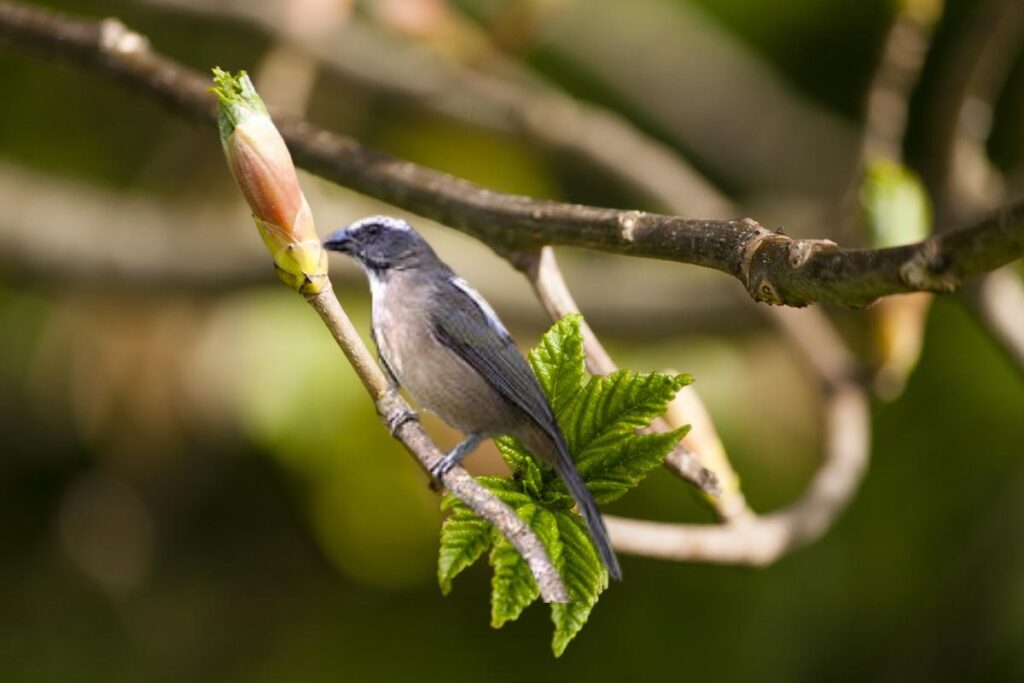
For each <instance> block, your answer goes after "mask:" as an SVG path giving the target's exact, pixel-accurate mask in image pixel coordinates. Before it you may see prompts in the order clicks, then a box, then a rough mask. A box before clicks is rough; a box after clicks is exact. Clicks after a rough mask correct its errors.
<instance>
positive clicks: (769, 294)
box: [739, 218, 793, 304]
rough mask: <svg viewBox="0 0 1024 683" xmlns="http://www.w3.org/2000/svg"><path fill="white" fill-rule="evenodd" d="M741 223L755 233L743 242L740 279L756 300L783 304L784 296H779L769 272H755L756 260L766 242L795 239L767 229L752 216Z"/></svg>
mask: <svg viewBox="0 0 1024 683" xmlns="http://www.w3.org/2000/svg"><path fill="white" fill-rule="evenodd" d="M740 223H741V224H742V225H743V226H744V227H748V228H751V229H753V230H754V231H755V232H754V234H753V235H751V236H750V237H749V238H748V239H747V240H746V241H745V242H744V243H743V247H742V252H741V255H740V263H739V277H740V281H741V282H743V284H744V285H745V286H746V288H747V291H748V292H749V293H750V296H752V297H754V300H755V301H762V302H764V303H768V304H781V303H782V298H781V297H780V296H779V292H778V290H777V289H776V287H775V285H774V284H772V282H771V279H770V277H769V276H768V274H767V273H765V274H762V275H756V274H755V267H754V266H755V260H756V258H757V254H758V252H759V251H760V250H761V248H762V247H764V246H765V244H767V243H769V242H793V240H792V239H791V238H789V237H787V236H786V235H782V234H779V233H776V232H772V231H771V230H767V229H765V228H764V227H763V226H762V225H761V224H760V223H758V222H757V221H755V220H753V219H751V218H744V219H743V220H742V221H740Z"/></svg>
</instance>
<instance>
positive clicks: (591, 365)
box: [513, 247, 746, 516]
mask: <svg viewBox="0 0 1024 683" xmlns="http://www.w3.org/2000/svg"><path fill="white" fill-rule="evenodd" d="M513 261H514V264H515V265H516V267H517V268H519V269H520V270H521V271H523V273H524V274H525V275H526V277H527V278H528V279H529V280H530V284H531V285H533V289H534V291H535V292H536V293H537V298H538V299H539V300H540V302H541V305H542V306H543V307H544V310H545V311H547V313H548V315H549V316H550V317H551V319H552V320H558V319H560V318H563V317H564V316H566V315H569V314H570V313H579V312H580V311H579V307H578V306H577V305H576V302H575V300H574V299H573V297H572V293H571V292H570V291H569V287H568V285H567V284H566V282H565V279H564V278H563V277H562V271H561V270H560V269H559V267H558V263H557V262H556V261H555V253H554V251H553V250H552V249H551V247H544V248H542V249H541V250H540V251H538V252H530V253H528V254H523V255H520V256H519V257H518V258H515V259H513ZM580 329H581V330H582V332H583V351H584V354H585V355H586V359H587V368H588V369H589V370H590V372H591V374H594V375H609V374H611V373H613V372H615V371H616V370H617V369H618V366H616V365H615V361H613V360H612V358H611V356H609V355H608V352H607V351H606V350H605V348H604V346H603V345H602V344H601V342H600V340H598V338H597V336H596V335H595V334H594V331H593V330H592V329H591V327H590V325H588V324H587V322H586V320H583V321H582V322H581V324H580ZM687 393H690V394H691V395H692V396H694V397H695V398H694V400H696V401H697V403H698V404H699V399H696V394H695V393H693V389H692V387H690V388H688V389H687ZM701 409H703V406H701ZM702 414H704V413H703V412H702ZM651 427H652V428H653V429H657V430H659V431H667V430H668V425H667V424H666V423H665V421H664V419H658V420H655V421H654V422H653V423H652V424H651ZM694 427H695V429H696V428H699V429H700V431H701V432H702V433H704V434H705V435H706V436H707V438H712V439H716V440H717V438H718V437H717V434H716V433H715V428H714V425H713V424H712V423H711V421H710V420H707V421H705V422H704V423H703V424H700V425H695V426H694ZM692 433H693V432H692V431H691V433H690V434H688V435H687V437H686V438H685V439H684V440H683V441H682V442H681V443H680V444H679V446H677V447H676V449H675V450H674V451H672V452H671V453H669V455H668V456H667V457H666V458H665V467H666V468H668V470H669V471H671V472H672V473H673V474H675V475H676V476H678V477H680V478H681V479H684V480H685V481H688V482H690V483H692V484H693V485H694V486H696V487H697V488H698V489H700V490H701V491H703V492H705V493H708V494H711V496H710V497H709V500H710V501H711V503H712V505H713V506H714V507H715V509H716V511H719V512H720V513H721V514H723V516H724V514H725V512H726V510H732V508H733V507H735V505H733V503H734V502H735V501H734V500H732V499H730V500H728V501H727V500H725V499H723V498H721V497H720V496H721V494H722V493H723V491H722V487H721V485H720V483H719V480H718V477H717V476H716V475H715V472H713V471H711V470H709V469H707V468H705V467H704V465H702V463H701V460H700V458H699V457H698V455H696V454H695V453H694V448H693V446H694V443H695V442H694V439H693V438H692ZM730 493H734V494H738V495H739V496H740V498H741V499H742V494H739V491H731V492H730ZM745 506H746V504H745V503H743V507H745Z"/></svg>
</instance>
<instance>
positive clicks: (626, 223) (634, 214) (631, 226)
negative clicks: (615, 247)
mask: <svg viewBox="0 0 1024 683" xmlns="http://www.w3.org/2000/svg"><path fill="white" fill-rule="evenodd" d="M643 215H644V212H643V211H624V212H622V213H621V214H619V234H620V235H621V236H622V239H624V240H626V241H627V242H632V241H633V240H634V234H635V233H636V229H637V226H638V225H639V223H640V218H641V217H642V216H643Z"/></svg>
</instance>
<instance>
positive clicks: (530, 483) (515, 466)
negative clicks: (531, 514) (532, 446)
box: [494, 436, 546, 498]
mask: <svg viewBox="0 0 1024 683" xmlns="http://www.w3.org/2000/svg"><path fill="white" fill-rule="evenodd" d="M494 445H495V446H497V447H498V453H500V454H501V459H502V460H504V461H505V464H506V465H508V468H509V469H510V470H511V471H512V478H513V479H514V480H515V481H517V482H519V484H520V486H522V488H523V491H524V492H526V493H527V494H529V495H530V496H532V497H533V498H539V497H540V496H541V491H542V489H543V487H544V476H543V474H542V473H541V467H542V465H541V463H539V462H538V461H537V459H536V458H534V457H533V455H531V454H530V452H529V451H527V450H526V449H525V448H524V447H523V445H522V444H521V443H519V441H517V440H516V439H514V438H513V437H511V436H503V437H499V438H497V439H495V440H494ZM544 467H546V465H545V466H544Z"/></svg>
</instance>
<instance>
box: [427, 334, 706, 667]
mask: <svg viewBox="0 0 1024 683" xmlns="http://www.w3.org/2000/svg"><path fill="white" fill-rule="evenodd" d="M581 320H582V317H581V316H579V315H569V316H566V317H565V318H562V320H560V321H559V322H557V323H555V325H554V326H553V327H552V328H551V329H550V330H549V331H548V332H547V333H546V334H545V335H544V337H543V338H542V339H541V341H540V343H539V345H538V346H537V347H536V348H535V349H533V351H531V352H530V355H529V361H530V365H531V366H532V367H533V371H534V373H536V375H537V378H538V379H539V380H540V384H541V387H542V388H543V390H544V393H545V394H547V397H548V400H549V401H550V402H551V407H552V409H553V411H554V413H555V416H556V418H557V420H558V424H559V426H560V427H561V429H562V433H563V434H564V436H565V439H566V443H567V445H568V446H569V451H570V453H571V454H572V457H573V461H574V462H575V464H576V468H577V469H578V470H579V472H580V475H581V476H582V478H583V481H584V482H585V483H586V485H587V488H588V489H589V490H590V492H591V493H592V494H593V496H594V498H595V500H597V502H598V503H609V502H612V501H614V500H616V499H618V498H620V497H622V496H623V495H624V494H625V493H626V492H627V491H628V490H629V489H631V488H633V487H634V486H636V485H637V484H639V483H640V481H641V480H642V479H643V478H644V477H645V476H646V475H647V473H648V472H649V471H650V470H651V469H653V468H654V467H657V466H658V465H659V464H661V462H662V461H663V460H664V458H665V456H666V455H667V454H668V453H669V452H670V451H671V450H672V449H673V448H674V447H675V446H676V444H677V443H678V442H679V440H680V439H682V437H683V436H684V435H685V434H686V431H687V429H688V427H682V428H680V429H677V430H674V431H671V432H666V433H659V434H638V433H637V430H639V429H642V428H644V427H646V426H647V425H649V424H650V422H651V420H652V419H654V418H655V417H657V416H659V415H661V414H662V413H663V412H664V411H665V408H666V406H667V405H668V403H669V401H671V400H672V398H673V397H674V396H675V395H676V392H678V391H679V390H680V389H681V388H683V387H684V386H686V385H687V384H689V383H690V381H691V379H690V377H689V376H688V375H675V376H672V375H666V374H663V373H659V372H652V373H636V372H631V371H628V370H619V371H617V372H615V373H613V374H611V375H608V376H606V377H590V378H587V377H586V372H585V370H584V355H583V336H582V333H581V330H580V322H581ZM495 443H496V444H497V446H498V450H499V451H500V453H501V457H502V458H503V459H504V460H505V463H506V464H507V465H508V467H509V469H510V470H511V472H512V475H511V476H510V477H501V476H485V477H478V479H477V480H478V481H479V482H480V483H481V484H482V485H483V486H485V487H486V488H487V489H489V490H490V491H491V492H492V493H494V494H495V495H496V496H497V497H498V498H500V499H501V500H502V501H504V502H505V503H507V504H508V505H509V506H510V507H512V508H513V509H514V510H515V511H516V513H517V514H518V515H519V516H520V517H521V518H522V519H523V521H525V522H526V523H528V524H529V525H530V526H531V527H532V528H533V530H534V532H535V533H536V534H537V536H538V537H539V538H540V540H541V541H542V542H543V543H544V545H545V546H546V548H547V551H548V554H549V555H550V557H551V560H552V562H554V564H555V567H556V568H557V569H558V571H559V573H560V574H561V576H562V580H563V581H564V583H565V586H566V589H567V590H568V592H569V597H570V601H569V602H568V603H566V604H556V605H552V606H551V618H552V621H553V622H554V625H555V633H554V638H553V640H552V649H553V650H554V653H555V655H556V656H559V655H561V654H562V652H564V651H565V648H566V646H567V645H568V644H569V642H570V641H571V640H572V639H573V638H574V637H575V636H576V634H577V633H579V631H580V629H582V628H583V626H584V624H585V623H586V621H587V618H588V617H589V616H590V612H591V610H592V609H593V608H594V605H595V604H596V603H597V600H598V598H599V596H600V594H601V592H602V591H603V590H604V589H605V588H607V586H608V573H607V571H606V569H605V567H604V565H603V564H602V563H601V560H600V558H599V557H598V554H597V551H596V550H595V548H594V546H593V544H592V543H591V540H590V536H589V535H588V532H587V527H586V524H585V523H584V521H583V518H582V517H580V516H579V515H578V514H577V513H576V512H575V511H574V510H573V505H574V503H573V499H572V497H571V496H570V495H569V493H568V491H567V490H566V487H565V484H564V483H563V482H562V480H561V479H560V478H558V476H557V475H556V473H555V471H554V469H552V468H551V467H550V466H548V465H546V464H544V463H543V462H542V461H540V460H538V459H537V458H535V457H534V456H533V455H532V454H531V453H530V452H529V451H527V450H526V449H525V448H524V447H523V445H522V444H520V443H519V442H518V441H516V440H515V439H513V438H511V437H502V438H499V439H496V440H495ZM442 508H443V509H444V510H446V511H447V512H448V516H447V517H446V519H445V521H444V524H443V525H442V527H441V547H440V555H439V558H438V580H439V582H440V585H441V591H442V592H443V593H445V594H447V593H448V592H449V591H450V590H451V586H452V580H453V579H454V578H455V577H456V576H457V575H458V574H459V573H461V572H462V571H463V570H464V569H466V568H467V567H469V566H470V565H472V564H473V563H475V562H476V561H477V560H479V559H480V558H481V557H482V556H483V555H484V554H485V553H487V559H488V562H489V563H490V565H491V567H492V568H493V570H494V574H493V578H492V581H491V625H492V626H494V627H495V628H499V627H501V626H502V625H504V624H505V623H507V622H509V621H513V620H515V619H517V618H518V617H519V615H520V614H522V612H523V610H524V609H526V607H528V606H529V605H530V603H532V602H534V601H535V600H536V599H537V598H538V597H539V596H540V589H539V588H538V586H537V584H536V582H535V581H534V579H533V576H532V574H531V573H530V568H529V566H528V565H527V563H526V561H525V560H523V558H522V557H521V556H520V555H519V553H518V552H517V551H516V550H515V548H514V547H513V546H512V544H511V543H509V542H508V540H506V539H505V538H504V537H503V536H502V535H501V534H500V533H499V532H498V531H497V530H496V529H494V528H493V527H492V526H491V525H490V524H489V523H488V522H486V521H484V520H483V519H481V518H480V517H478V516H477V515H476V514H475V513H474V512H473V511H472V510H470V509H469V508H468V507H466V506H465V505H463V504H462V503H461V502H460V501H459V500H458V499H456V498H454V497H452V496H447V497H446V498H445V499H444V501H443V502H442Z"/></svg>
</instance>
